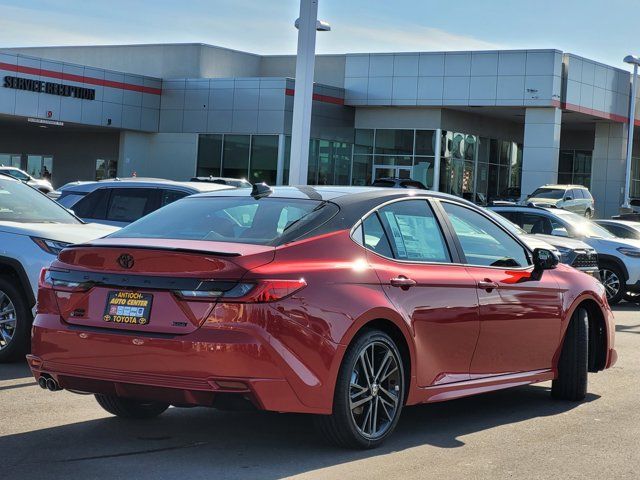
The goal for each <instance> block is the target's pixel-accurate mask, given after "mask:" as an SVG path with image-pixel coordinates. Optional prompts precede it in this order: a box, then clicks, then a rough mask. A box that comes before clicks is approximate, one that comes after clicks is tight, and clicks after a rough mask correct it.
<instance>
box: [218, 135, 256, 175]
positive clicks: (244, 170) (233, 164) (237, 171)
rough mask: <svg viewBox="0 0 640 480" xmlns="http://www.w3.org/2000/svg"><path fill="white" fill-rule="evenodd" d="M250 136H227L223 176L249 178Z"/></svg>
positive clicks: (225, 137)
mask: <svg viewBox="0 0 640 480" xmlns="http://www.w3.org/2000/svg"><path fill="white" fill-rule="evenodd" d="M250 143H251V136H250V135H225V136H224V148H223V151H224V153H223V164H222V176H223V177H232V178H247V175H248V172H249V145H250Z"/></svg>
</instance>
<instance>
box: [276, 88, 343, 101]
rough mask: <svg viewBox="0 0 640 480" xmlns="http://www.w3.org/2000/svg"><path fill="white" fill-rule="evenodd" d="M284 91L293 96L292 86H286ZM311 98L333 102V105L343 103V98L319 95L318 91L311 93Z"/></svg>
mask: <svg viewBox="0 0 640 480" xmlns="http://www.w3.org/2000/svg"><path fill="white" fill-rule="evenodd" d="M284 93H285V94H286V95H289V96H291V97H293V96H294V95H295V93H296V91H295V90H294V89H293V88H287V89H286V90H285V91H284ZM313 99H314V100H315V101H316V102H324V103H333V104H335V105H344V98H338V97H331V96H329V95H320V94H318V93H314V94H313Z"/></svg>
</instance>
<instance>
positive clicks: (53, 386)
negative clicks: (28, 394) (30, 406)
mask: <svg viewBox="0 0 640 480" xmlns="http://www.w3.org/2000/svg"><path fill="white" fill-rule="evenodd" d="M47 389H48V390H49V391H51V392H55V391H58V390H60V386H59V385H58V382H56V381H55V380H54V379H53V378H47Z"/></svg>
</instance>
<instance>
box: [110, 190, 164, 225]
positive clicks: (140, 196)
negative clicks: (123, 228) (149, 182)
mask: <svg viewBox="0 0 640 480" xmlns="http://www.w3.org/2000/svg"><path fill="white" fill-rule="evenodd" d="M154 192H155V190H154V189H150V188H114V189H113V190H112V192H111V200H110V201H109V210H108V211H107V220H111V221H113V222H134V221H136V220H138V219H139V218H141V217H143V216H144V215H145V214H146V213H147V211H148V208H149V207H150V204H151V197H152V195H153V193H154Z"/></svg>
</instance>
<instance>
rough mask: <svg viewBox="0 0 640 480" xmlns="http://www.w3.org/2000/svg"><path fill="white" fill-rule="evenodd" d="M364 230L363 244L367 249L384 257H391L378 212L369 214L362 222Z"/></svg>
mask: <svg viewBox="0 0 640 480" xmlns="http://www.w3.org/2000/svg"><path fill="white" fill-rule="evenodd" d="M362 225H363V231H364V246H365V247H366V248H368V249H369V250H372V251H374V252H376V253H377V254H379V255H383V256H385V257H393V253H392V252H391V246H390V245H389V240H388V239H387V236H386V235H385V233H384V228H382V224H381V223H380V219H379V218H378V214H377V213H374V214H373V215H369V216H368V217H367V219H366V220H365V221H364V222H363V223H362Z"/></svg>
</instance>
